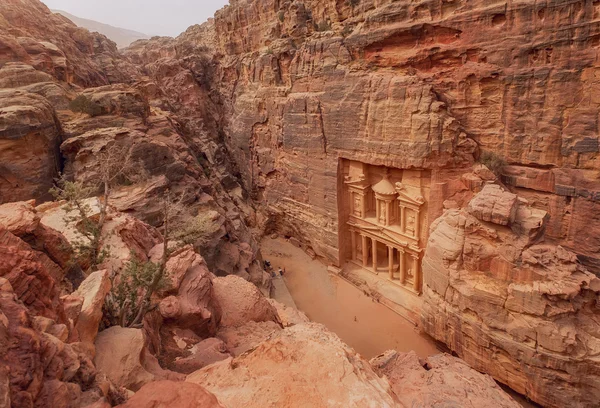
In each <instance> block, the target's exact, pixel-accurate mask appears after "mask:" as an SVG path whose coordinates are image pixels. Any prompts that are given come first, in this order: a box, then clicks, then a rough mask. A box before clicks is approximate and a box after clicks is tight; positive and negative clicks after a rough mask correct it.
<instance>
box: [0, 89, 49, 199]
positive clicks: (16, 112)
mask: <svg viewBox="0 0 600 408" xmlns="http://www.w3.org/2000/svg"><path fill="white" fill-rule="evenodd" d="M0 113H1V114H0V142H1V143H0V163H2V164H0V203H5V202H8V201H19V200H28V199H31V198H48V196H49V193H48V190H49V189H50V187H52V182H53V179H54V178H55V177H56V176H57V174H58V169H60V154H59V151H58V147H59V146H60V143H61V135H60V124H59V122H58V120H57V118H56V116H55V113H54V109H53V108H52V105H51V104H50V103H49V102H48V100H47V99H46V98H44V97H42V96H39V95H36V94H34V93H31V92H27V91H21V90H14V89H10V90H0Z"/></svg>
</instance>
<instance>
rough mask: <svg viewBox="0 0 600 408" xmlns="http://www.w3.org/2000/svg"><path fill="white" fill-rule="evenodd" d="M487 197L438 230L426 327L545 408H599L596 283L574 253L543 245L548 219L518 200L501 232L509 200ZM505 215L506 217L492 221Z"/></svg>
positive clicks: (428, 265)
mask: <svg viewBox="0 0 600 408" xmlns="http://www.w3.org/2000/svg"><path fill="white" fill-rule="evenodd" d="M499 188H500V187H499V186H498V187H496V188H495V190H496V191H499V192H500V191H501V190H499ZM485 191H486V190H485V189H484V190H483V191H482V192H481V193H479V195H477V196H476V197H475V198H473V200H471V203H470V204H469V205H468V210H464V209H463V210H461V209H451V210H448V211H446V213H445V214H444V215H443V216H442V217H441V218H439V219H438V220H436V221H435V222H434V223H433V225H432V227H431V234H430V238H429V243H428V246H427V251H426V254H425V258H424V260H423V272H424V280H425V281H424V284H425V287H424V299H425V303H424V308H423V317H422V324H423V327H424V329H425V330H426V331H427V332H428V333H430V334H431V335H432V336H433V337H435V338H436V339H438V340H440V341H443V342H444V343H446V344H448V346H449V347H450V348H451V349H452V350H454V351H456V352H457V353H458V355H459V356H460V357H461V358H463V359H464V360H465V361H466V362H467V363H468V364H469V365H471V366H472V367H473V368H475V369H476V370H479V371H482V372H486V373H489V374H491V375H492V376H493V377H494V378H496V379H497V380H499V381H501V382H503V383H505V384H507V385H509V386H510V387H511V388H513V389H514V390H516V391H518V392H520V393H522V394H524V395H527V396H528V397H529V398H531V399H532V400H534V401H537V402H540V403H541V404H542V405H544V406H564V405H566V404H568V403H569V401H571V402H573V401H577V404H579V405H581V406H593V405H594V404H596V403H597V401H598V399H599V398H600V389H599V388H598V384H600V366H599V365H598V362H597V359H596V357H595V356H596V354H597V353H598V351H599V349H598V344H600V343H599V339H600V337H599V333H598V331H597V330H595V329H594V328H593V327H594V326H595V322H597V320H598V309H597V306H596V303H597V299H598V296H599V294H600V281H599V279H598V277H597V276H596V275H594V274H592V273H590V272H589V271H587V270H586V268H585V267H583V266H582V265H581V264H579V263H578V262H577V257H576V255H575V254H573V253H572V252H571V251H569V250H567V249H565V248H563V247H562V246H556V245H552V244H548V243H543V242H541V241H540V240H541V239H542V238H543V234H542V232H543V231H544V229H545V227H546V222H547V216H546V214H545V213H544V212H543V211H542V212H540V211H539V210H537V211H536V210H533V209H531V208H530V207H529V206H528V205H527V204H526V203H524V202H519V203H518V206H519V208H518V209H517V211H516V216H515V220H514V222H513V223H512V224H511V225H510V226H504V225H503V224H504V223H505V221H509V218H510V217H508V215H509V213H510V212H509V211H508V208H509V206H507V205H504V203H505V202H506V200H505V199H504V197H507V198H508V196H507V195H506V193H501V192H500V193H498V194H492V195H489V196H487V197H481V196H482V195H483V194H485ZM484 200H485V203H486V204H485V205H481V203H482V202H484ZM498 201H499V202H500V203H501V205H496V203H498ZM511 201H513V198H511ZM474 208H483V209H484V210H483V211H473V209H474ZM486 209H489V210H492V211H488V210H486ZM499 209H502V212H503V213H504V215H503V216H498V217H494V216H492V213H493V212H495V211H497V210H499ZM497 213H498V214H500V212H497ZM490 217H491V218H490ZM489 221H492V222H489ZM494 222H495V223H494ZM558 389H560V390H561V392H559V393H557V392H556V390H558Z"/></svg>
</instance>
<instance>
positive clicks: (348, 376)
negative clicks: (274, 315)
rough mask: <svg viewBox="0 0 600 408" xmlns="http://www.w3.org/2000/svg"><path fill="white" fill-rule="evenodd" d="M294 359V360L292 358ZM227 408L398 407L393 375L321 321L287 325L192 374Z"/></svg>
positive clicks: (191, 379)
mask: <svg viewBox="0 0 600 408" xmlns="http://www.w3.org/2000/svg"><path fill="white" fill-rule="evenodd" d="M292 362H293V363H292ZM187 381H188V382H191V383H194V384H199V385H201V386H202V387H204V388H205V389H206V390H207V391H209V392H211V393H213V394H215V395H216V396H217V398H218V399H219V401H220V402H221V403H222V404H223V405H224V406H226V407H240V406H244V407H293V406H315V407H317V406H339V407H394V406H397V404H398V402H397V399H396V397H395V395H394V394H393V392H392V391H391V388H390V385H389V383H388V382H387V380H385V379H382V378H379V377H378V376H377V375H376V374H375V373H374V372H373V370H372V368H371V367H370V366H369V364H368V363H367V362H366V361H365V360H363V359H362V357H360V356H359V355H358V354H356V352H355V351H353V350H352V349H350V348H348V346H346V345H345V344H344V343H342V342H341V341H340V340H339V339H338V338H337V336H335V335H334V334H332V333H330V332H328V331H327V330H326V329H325V328H324V327H323V326H321V325H318V324H311V323H307V324H301V325H296V326H293V327H291V328H288V329H285V330H282V331H280V332H279V334H278V335H276V336H274V337H273V338H271V339H270V340H268V341H266V342H263V343H261V344H260V345H259V346H257V347H256V348H255V349H254V350H252V351H251V352H249V353H247V354H244V355H242V356H239V357H236V358H235V359H228V360H224V361H222V362H220V363H216V364H213V365H211V366H208V367H206V368H203V369H202V370H200V371H197V372H195V373H193V374H190V375H189V376H188V377H187Z"/></svg>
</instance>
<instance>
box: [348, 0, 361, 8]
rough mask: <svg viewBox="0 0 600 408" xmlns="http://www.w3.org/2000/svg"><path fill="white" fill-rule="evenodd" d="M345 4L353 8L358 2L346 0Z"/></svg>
mask: <svg viewBox="0 0 600 408" xmlns="http://www.w3.org/2000/svg"><path fill="white" fill-rule="evenodd" d="M347 4H348V5H350V7H352V8H354V7H356V6H358V5H359V4H360V0H348V2H347Z"/></svg>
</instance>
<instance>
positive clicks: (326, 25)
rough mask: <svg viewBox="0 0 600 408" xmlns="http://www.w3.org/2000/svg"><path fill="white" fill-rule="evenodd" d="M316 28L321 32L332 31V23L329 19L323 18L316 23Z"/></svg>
mask: <svg viewBox="0 0 600 408" xmlns="http://www.w3.org/2000/svg"><path fill="white" fill-rule="evenodd" d="M315 30H316V31H319V32H323V31H330V30H331V24H330V23H329V21H325V20H323V21H321V22H320V23H319V24H316V25H315Z"/></svg>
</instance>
